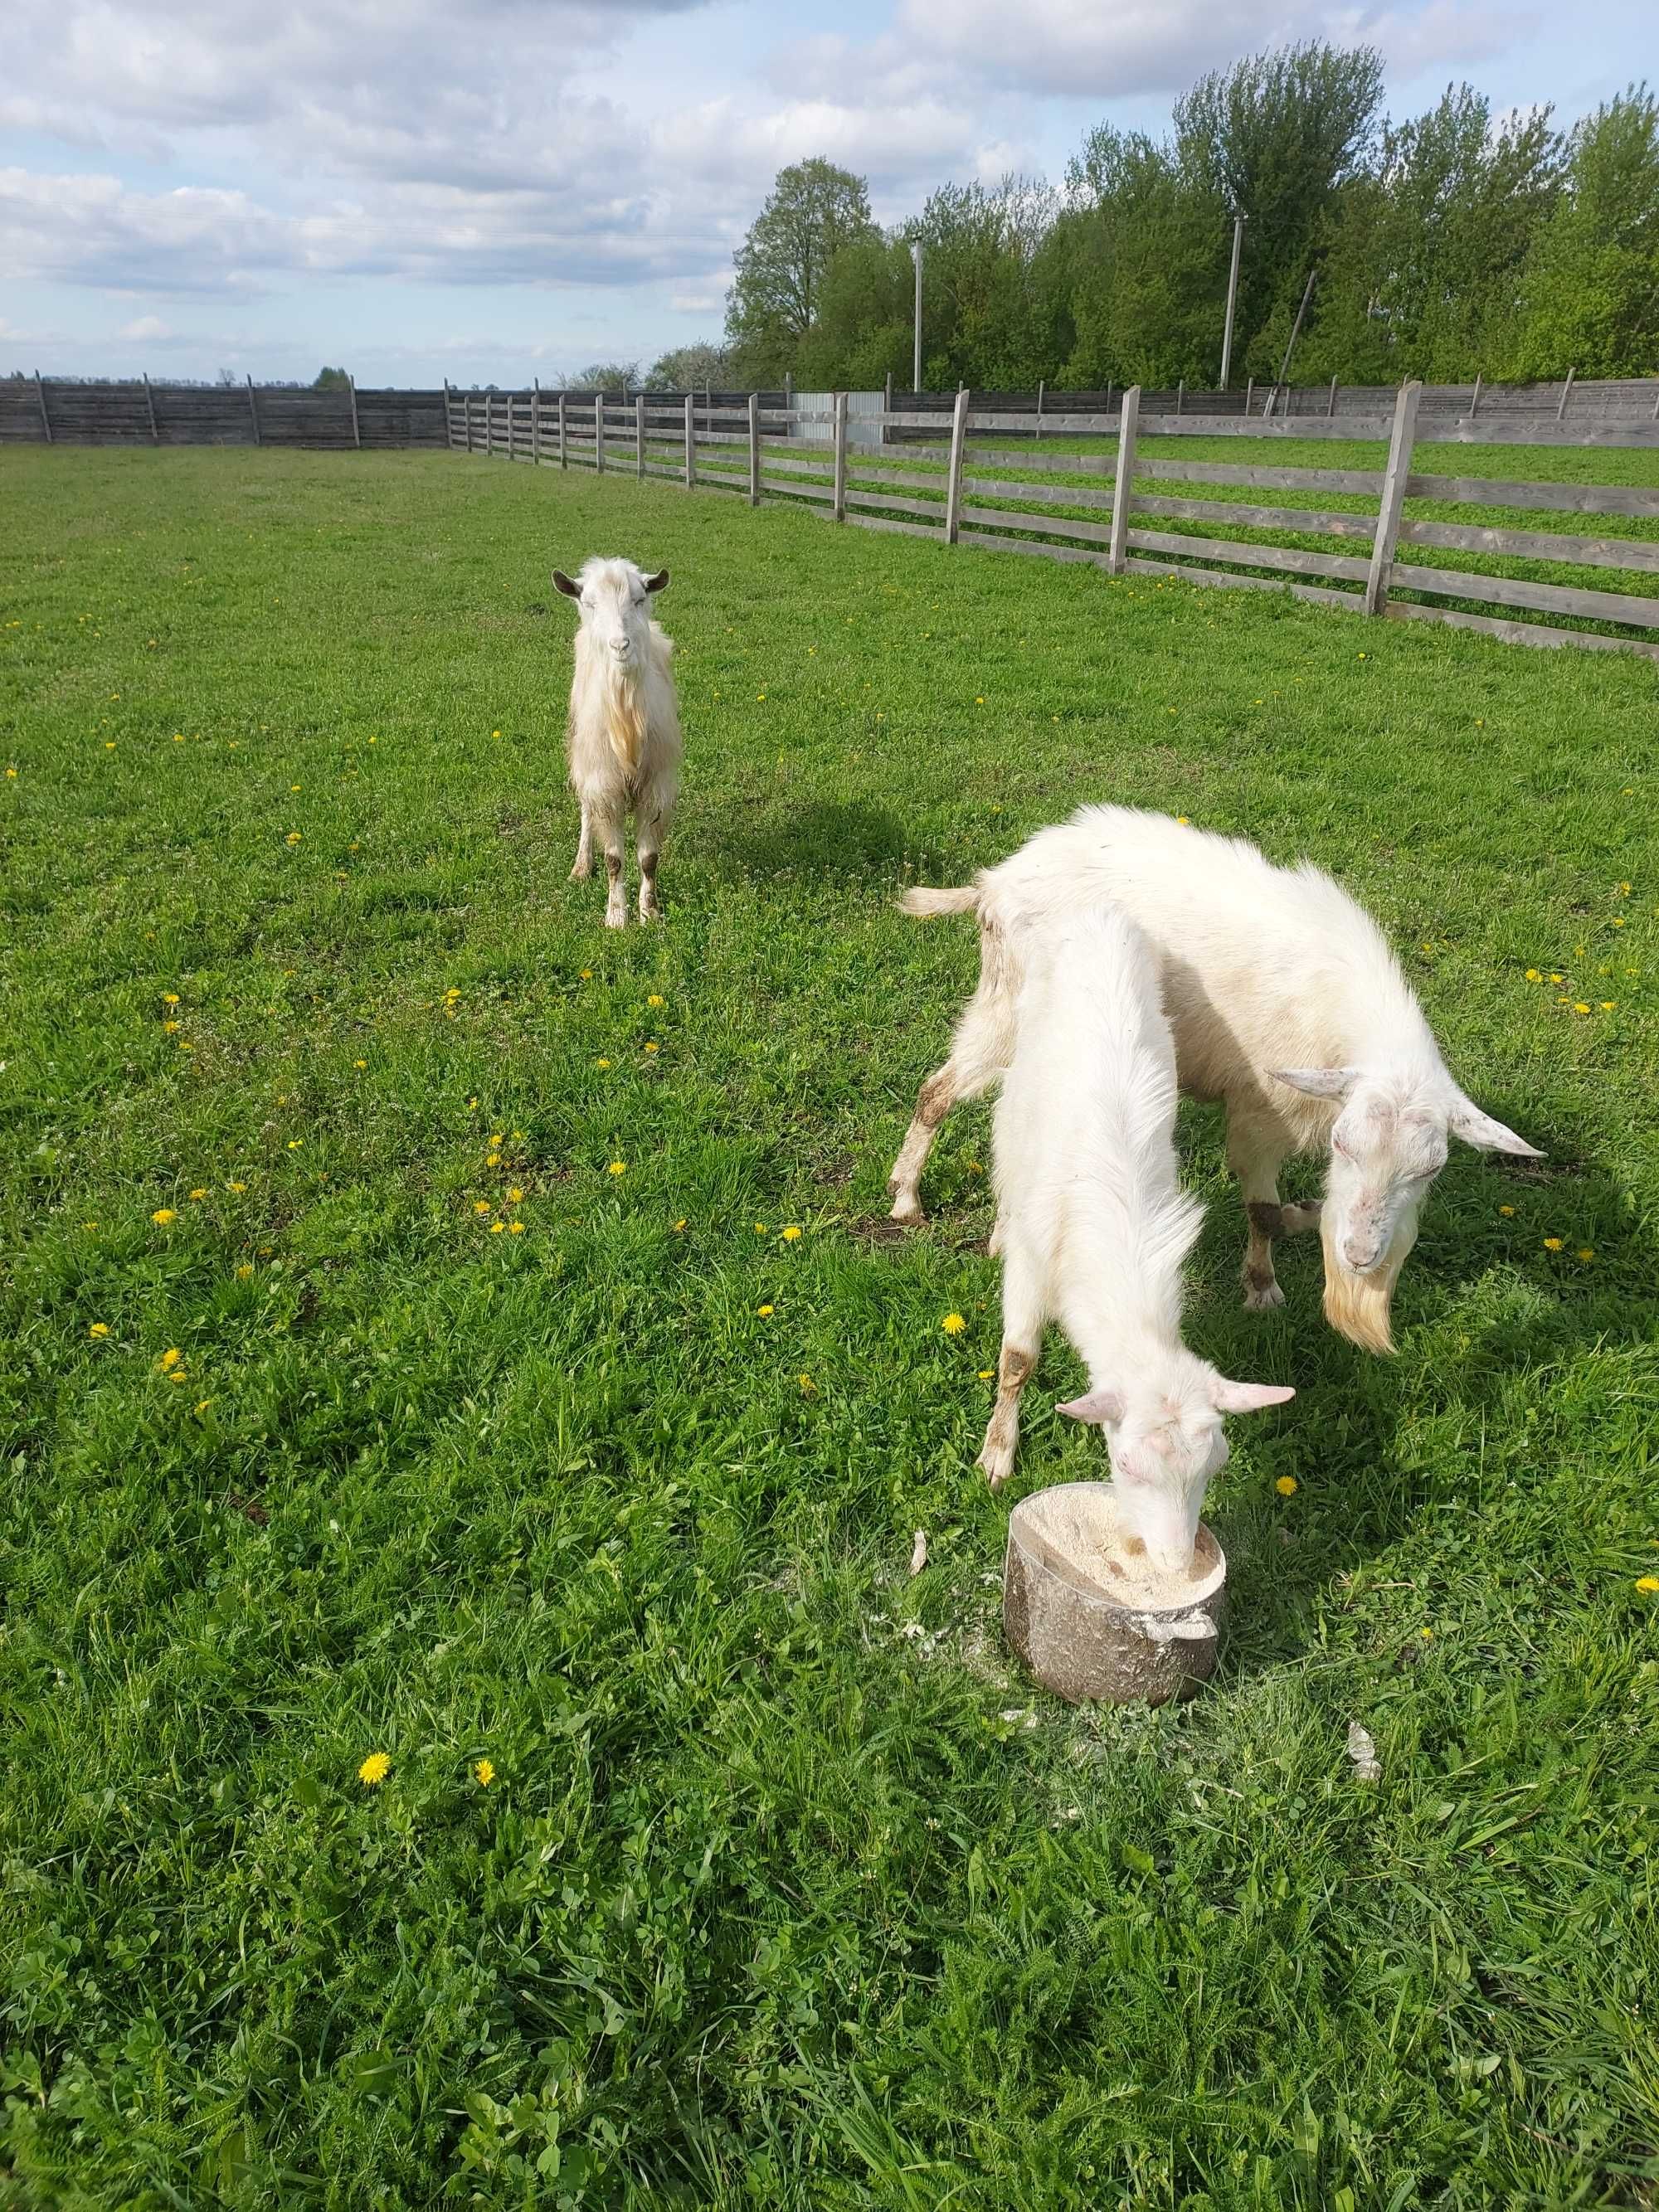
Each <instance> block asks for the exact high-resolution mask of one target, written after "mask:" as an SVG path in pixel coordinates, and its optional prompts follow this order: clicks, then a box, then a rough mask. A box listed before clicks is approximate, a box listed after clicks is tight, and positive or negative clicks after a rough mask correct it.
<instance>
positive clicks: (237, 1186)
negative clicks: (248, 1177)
mask: <svg viewBox="0 0 1659 2212" xmlns="http://www.w3.org/2000/svg"><path fill="white" fill-rule="evenodd" d="M226 1188H228V1189H230V1190H234V1191H244V1190H246V1188H247V1185H246V1183H245V1182H233V1183H229V1184H228V1185H227V1186H226Z"/></svg>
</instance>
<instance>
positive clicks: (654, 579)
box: [644, 568, 668, 592]
mask: <svg viewBox="0 0 1659 2212" xmlns="http://www.w3.org/2000/svg"><path fill="white" fill-rule="evenodd" d="M667 581H668V571H667V569H666V568H659V569H658V571H657V573H656V574H655V575H654V576H647V577H646V578H645V579H644V583H645V588H646V590H647V592H659V591H661V590H662V588H663V586H665V584H666V583H667Z"/></svg>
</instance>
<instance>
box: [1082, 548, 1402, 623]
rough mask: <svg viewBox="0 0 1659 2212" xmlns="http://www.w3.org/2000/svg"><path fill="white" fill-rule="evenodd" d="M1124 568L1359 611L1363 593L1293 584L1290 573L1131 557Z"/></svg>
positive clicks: (1182, 580)
mask: <svg viewBox="0 0 1659 2212" xmlns="http://www.w3.org/2000/svg"><path fill="white" fill-rule="evenodd" d="M1123 565H1124V567H1125V568H1127V570H1128V572H1129V574H1131V575H1133V576H1161V577H1163V578H1164V580H1165V581H1166V582H1167V581H1169V580H1170V579H1171V578H1173V579H1174V580H1176V582H1178V583H1182V584H1215V585H1220V586H1224V587H1225V589H1227V590H1228V591H1236V592H1290V593H1291V597H1292V598H1294V599H1311V600H1313V601H1314V602H1315V604H1316V605H1319V606H1322V607H1341V608H1342V609H1343V610H1344V611H1346V612H1348V613H1354V614H1357V613H1358V610H1359V595H1358V592H1331V591H1327V590H1326V588H1325V587H1324V586H1323V585H1322V584H1297V583H1293V582H1292V581H1291V579H1290V578H1289V577H1288V576H1287V577H1286V578H1285V580H1284V582H1283V583H1279V582H1277V581H1275V580H1274V579H1273V577H1271V576H1230V575H1227V574H1225V573H1224V572H1223V571H1222V570H1221V569H1219V568H1175V569H1172V568H1170V564H1169V562H1167V561H1138V560H1136V559H1134V558H1133V556H1131V557H1130V558H1129V559H1128V560H1127V561H1126V562H1124V564H1123Z"/></svg>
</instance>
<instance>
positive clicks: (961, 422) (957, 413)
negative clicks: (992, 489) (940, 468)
mask: <svg viewBox="0 0 1659 2212" xmlns="http://www.w3.org/2000/svg"><path fill="white" fill-rule="evenodd" d="M967 434H968V387H967V386H966V385H965V384H964V385H963V386H961V388H960V389H959V390H958V392H957V404H956V406H955V408H954V409H953V410H952V411H951V476H950V482H949V484H948V486H947V488H946V490H945V544H947V545H955V544H957V543H958V541H959V540H960V538H961V536H962V449H963V444H964V443H965V441H966V439H967Z"/></svg>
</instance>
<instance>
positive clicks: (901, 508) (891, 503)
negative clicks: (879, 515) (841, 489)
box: [847, 491, 945, 532]
mask: <svg viewBox="0 0 1659 2212" xmlns="http://www.w3.org/2000/svg"><path fill="white" fill-rule="evenodd" d="M847 504H848V507H891V508H892V509H894V511H895V512H896V513H899V514H932V515H936V516H937V517H938V519H939V530H940V531H941V532H943V530H944V528H945V506H944V502H943V501H939V500H926V499H892V498H889V497H887V496H885V495H884V494H882V493H880V492H869V491H849V492H848V495H847Z"/></svg>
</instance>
